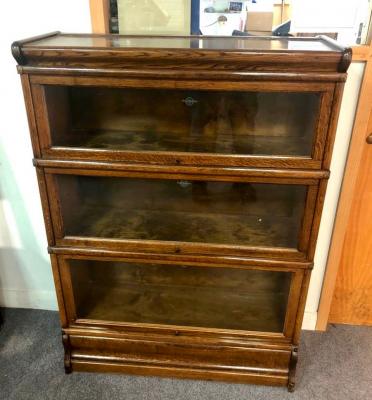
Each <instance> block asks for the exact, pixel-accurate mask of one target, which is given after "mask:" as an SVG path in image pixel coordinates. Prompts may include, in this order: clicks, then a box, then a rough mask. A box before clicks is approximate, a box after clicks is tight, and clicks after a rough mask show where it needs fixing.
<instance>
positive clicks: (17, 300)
mask: <svg viewBox="0 0 372 400" xmlns="http://www.w3.org/2000/svg"><path fill="white" fill-rule="evenodd" d="M0 306H1V307H9V308H35V309H40V310H53V311H54V310H57V309H58V308H57V299H56V295H55V292H54V290H24V289H6V288H0Z"/></svg>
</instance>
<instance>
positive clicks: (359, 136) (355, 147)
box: [316, 46, 372, 331]
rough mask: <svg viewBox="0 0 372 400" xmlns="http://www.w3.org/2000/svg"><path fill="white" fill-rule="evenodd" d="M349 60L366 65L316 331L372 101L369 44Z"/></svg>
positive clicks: (332, 279) (327, 301)
mask: <svg viewBox="0 0 372 400" xmlns="http://www.w3.org/2000/svg"><path fill="white" fill-rule="evenodd" d="M353 61H362V62H363V61H364V62H366V66H365V70H364V78H363V82H362V86H361V89H360V95H359V103H358V108H357V111H356V115H355V121H354V127H353V132H352V136H351V143H350V148H349V154H348V159H347V163H346V168H345V175H344V180H343V184H342V188H341V193H340V198H339V203H338V209H337V214H336V219H335V225H334V229H333V236H332V242H331V247H330V250H329V253H328V262H327V267H326V272H325V275H324V280H323V288H322V293H321V296H320V301H319V308H318V319H317V323H316V330H320V331H324V330H326V328H327V323H328V317H329V312H330V309H331V304H332V299H333V293H334V289H335V284H336V278H337V272H338V267H339V264H340V259H341V255H342V249H343V244H344V239H345V234H346V230H347V226H348V222H349V217H350V210H351V205H352V200H353V195H354V189H355V183H356V178H357V175H358V170H359V165H360V161H361V158H362V153H363V148H364V146H365V139H366V136H367V128H368V121H369V116H370V112H371V104H372V46H356V47H355V48H353Z"/></svg>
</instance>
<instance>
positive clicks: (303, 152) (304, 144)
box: [45, 86, 320, 156]
mask: <svg viewBox="0 0 372 400" xmlns="http://www.w3.org/2000/svg"><path fill="white" fill-rule="evenodd" d="M45 92H46V97H47V104H48V112H49V120H50V126H51V135H52V144H53V145H55V146H67V147H77V148H89V149H105V150H131V151H170V152H174V151H180V152H199V153H221V154H242V155H243V154H247V155H249V154H253V155H270V156H272V155H287V156H311V153H312V144H313V139H314V131H315V129H316V120H317V116H318V110H319V99H320V95H319V93H310V92H308V93H294V92H293V93H289V92H262V93H261V92H220V91H202V90H200V91H187V90H158V89H156V90H153V89H149V90H147V89H111V88H96V87H53V86H46V87H45Z"/></svg>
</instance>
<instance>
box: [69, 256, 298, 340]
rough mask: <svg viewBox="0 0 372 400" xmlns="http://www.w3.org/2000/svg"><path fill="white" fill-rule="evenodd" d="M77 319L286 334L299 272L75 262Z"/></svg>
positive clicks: (72, 272) (71, 264) (71, 267)
mask: <svg viewBox="0 0 372 400" xmlns="http://www.w3.org/2000/svg"><path fill="white" fill-rule="evenodd" d="M63 266H64V272H63V274H65V275H66V276H67V277H68V279H70V280H71V286H72V296H71V298H70V300H69V301H70V302H71V303H73V304H74V309H75V311H74V313H75V319H76V320H77V321H79V320H98V321H114V322H122V323H136V324H138V323H139V324H161V325H173V326H185V327H201V328H212V329H233V330H244V331H260V332H274V333H282V332H283V331H284V327H285V320H286V313H287V303H288V301H289V295H290V287H291V282H292V278H293V275H294V273H293V272H289V271H286V272H285V271H269V270H255V269H237V268H221V267H218V268H216V267H213V266H212V267H196V266H188V265H162V264H151V263H136V262H120V261H97V260H73V259H68V260H66V261H64V262H63Z"/></svg>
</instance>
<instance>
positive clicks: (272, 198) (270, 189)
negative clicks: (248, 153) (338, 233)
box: [48, 174, 314, 252]
mask: <svg viewBox="0 0 372 400" xmlns="http://www.w3.org/2000/svg"><path fill="white" fill-rule="evenodd" d="M48 181H49V186H51V187H50V190H52V191H53V190H54V191H55V195H56V196H57V198H58V200H59V201H58V204H59V207H58V210H54V212H53V214H54V216H55V219H57V220H58V221H54V222H55V226H56V227H57V230H58V229H59V231H60V232H59V233H58V234H57V237H58V236H59V237H60V238H61V239H63V238H65V239H66V240H69V239H70V240H71V238H80V239H81V240H86V239H89V238H94V239H95V240H101V241H107V240H110V241H111V242H112V241H121V242H123V241H126V242H128V241H136V242H137V243H140V242H146V243H147V244H148V243H149V242H153V243H163V244H165V243H168V245H169V243H183V244H184V245H185V246H186V247H187V245H188V244H200V245H202V246H204V250H206V247H205V246H207V245H219V246H220V247H221V245H222V247H223V248H224V249H225V251H227V250H228V248H229V247H235V248H239V249H243V248H256V249H260V248H262V249H268V248H270V249H271V251H273V252H275V251H283V249H288V250H291V251H292V252H293V251H298V250H299V249H300V248H301V244H302V246H303V245H304V243H306V241H307V237H306V235H308V233H309V232H308V230H307V229H306V227H304V221H306V220H311V218H312V211H313V205H312V204H311V202H309V201H308V198H309V194H308V192H309V188H312V189H314V186H308V185H304V184H302V185H300V184H287V183H286V184H278V183H254V182H226V181H207V180H184V179H183V180H180V179H147V178H131V177H107V176H104V177H102V176H85V175H70V174H56V175H54V174H53V175H50V176H49V178H48ZM310 197H311V196H310ZM75 244H76V243H75ZM177 249H178V251H180V247H177ZM163 250H164V249H163ZM199 250H200V249H199ZM221 251H223V250H221Z"/></svg>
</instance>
